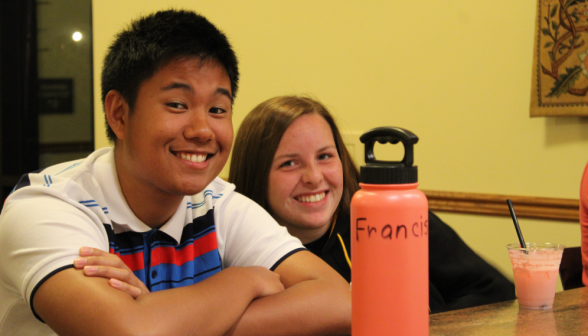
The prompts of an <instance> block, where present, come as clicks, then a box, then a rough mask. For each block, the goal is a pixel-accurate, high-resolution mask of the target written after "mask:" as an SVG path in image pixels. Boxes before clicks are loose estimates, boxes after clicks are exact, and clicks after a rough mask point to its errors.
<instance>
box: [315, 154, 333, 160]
mask: <svg viewBox="0 0 588 336" xmlns="http://www.w3.org/2000/svg"><path fill="white" fill-rule="evenodd" d="M331 157H332V155H331V154H321V155H319V157H318V159H319V160H326V159H329V158H331Z"/></svg>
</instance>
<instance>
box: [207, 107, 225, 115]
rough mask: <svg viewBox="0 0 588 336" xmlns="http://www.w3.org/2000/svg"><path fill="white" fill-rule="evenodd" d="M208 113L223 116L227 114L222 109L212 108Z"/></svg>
mask: <svg viewBox="0 0 588 336" xmlns="http://www.w3.org/2000/svg"><path fill="white" fill-rule="evenodd" d="M209 112H210V113H214V114H223V113H227V110H225V109H222V108H220V107H213V108H211V109H210V111H209Z"/></svg>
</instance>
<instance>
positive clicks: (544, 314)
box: [429, 287, 588, 336]
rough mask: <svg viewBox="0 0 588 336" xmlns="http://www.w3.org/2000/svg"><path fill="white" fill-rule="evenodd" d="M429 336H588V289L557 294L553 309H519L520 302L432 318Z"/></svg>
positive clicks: (443, 314)
mask: <svg viewBox="0 0 588 336" xmlns="http://www.w3.org/2000/svg"><path fill="white" fill-rule="evenodd" d="M429 321H430V329H429V330H430V335H431V336H434V335H438V336H440V335H447V336H449V335H451V336H460V335H467V336H476V335H500V336H508V335H525V336H527V335H530V336H539V335H566V336H567V335H574V336H576V335H588V288H587V287H583V288H578V289H572V290H567V291H563V292H559V293H556V294H555V302H554V304H553V308H552V309H547V310H529V309H523V308H520V309H519V303H518V301H517V300H514V301H505V302H500V303H494V304H490V305H485V306H479V307H473V308H467V309H460V310H455V311H450V312H446V313H440V314H433V315H431V316H430V318H429Z"/></svg>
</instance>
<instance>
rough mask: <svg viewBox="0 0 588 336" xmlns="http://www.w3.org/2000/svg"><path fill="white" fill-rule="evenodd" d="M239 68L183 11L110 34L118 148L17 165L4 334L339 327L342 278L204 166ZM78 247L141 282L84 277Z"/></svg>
mask: <svg viewBox="0 0 588 336" xmlns="http://www.w3.org/2000/svg"><path fill="white" fill-rule="evenodd" d="M237 83H238V69H237V60H236V57H235V55H234V52H233V50H232V49H231V47H230V45H229V43H228V41H227V40H226V37H225V36H224V35H223V34H222V33H221V32H220V31H218V30H217V29H216V28H215V27H214V26H213V25H212V24H210V23H209V22H208V21H207V20H206V19H205V18H203V17H201V16H199V15H197V14H195V13H192V12H188V11H176V10H170V11H164V12H158V13H155V14H152V15H149V16H146V17H144V18H141V19H139V20H137V21H135V22H133V23H132V25H131V26H130V27H129V28H127V29H126V30H125V31H123V32H121V33H120V34H119V35H118V36H117V38H116V40H115V42H114V43H113V44H112V45H111V46H110V48H109V52H108V55H107V56H106V59H105V62H104V69H103V73H102V100H103V103H104V110H105V115H106V120H107V134H108V136H109V139H110V140H111V141H112V142H113V143H114V147H113V148H103V149H99V150H97V151H96V152H94V153H92V154H91V155H90V156H89V157H87V158H85V159H83V160H79V161H75V162H68V163H63V164H59V165H56V166H52V167H49V168H46V169H43V170H41V171H40V172H37V173H31V174H27V175H25V176H24V177H23V178H22V179H21V181H20V182H19V184H18V185H17V187H16V188H15V191H14V192H13V193H12V194H11V196H10V197H9V198H8V200H7V201H6V204H5V206H4V210H3V212H2V214H1V215H0V334H2V335H3V334H17V335H54V334H55V333H57V334H60V335H82V334H83V335H103V334H109V335H111V334H112V335H123V334H124V335H126V334H140V335H145V334H154V335H158V334H163V335H180V334H181V335H189V334H198V335H225V334H229V335H247V334H255V335H264V334H266V335H322V334H324V335H331V334H348V333H350V324H351V299H350V292H349V288H348V285H347V283H346V282H345V280H344V279H343V278H341V277H340V276H339V275H338V274H337V273H336V272H335V271H334V270H332V269H331V268H330V267H328V266H327V265H326V264H325V263H323V262H322V261H321V260H320V259H318V258H317V257H315V256H314V255H313V254H311V253H310V252H308V251H305V250H304V249H303V248H302V245H301V243H300V241H299V240H297V239H295V238H293V237H291V236H290V235H289V234H288V233H287V232H286V230H285V229H284V228H282V227H280V226H279V225H277V223H276V222H275V221H274V220H273V219H272V218H271V216H269V215H268V214H267V213H266V212H265V211H264V210H263V209H262V208H261V207H260V206H258V205H257V204H255V203H254V202H252V201H251V200H249V199H247V198H245V197H244V196H242V195H240V194H238V193H236V192H234V186H233V185H232V184H229V183H226V182H224V181H223V180H221V179H218V178H216V176H217V175H218V173H219V172H220V171H221V169H222V168H223V166H224V164H225V163H226V161H227V158H228V155H229V152H230V150H231V144H232V139H233V128H232V122H231V114H232V104H233V99H234V97H235V93H236V91H237ZM84 246H88V247H91V248H94V251H98V250H102V251H108V252H110V253H113V254H116V255H118V256H119V257H120V259H121V260H122V261H123V262H124V264H125V265H126V267H128V269H130V270H131V271H132V272H133V274H134V276H135V277H136V278H138V279H139V280H141V281H142V282H143V283H144V285H145V287H146V288H147V289H148V290H149V291H150V292H146V293H144V294H143V295H140V296H138V297H133V296H130V295H129V294H127V293H126V292H124V291H121V290H118V289H116V288H113V287H116V286H114V285H113V282H112V281H110V282H109V279H108V277H107V276H96V277H94V276H85V275H84V274H86V275H92V274H96V273H97V272H99V271H100V270H101V269H104V268H97V267H96V266H94V265H95V264H93V263H92V259H91V258H82V259H83V262H84V263H87V266H86V267H85V269H84V270H83V271H82V270H77V269H75V268H74V267H73V263H74V260H77V261H76V262H79V261H80V259H77V258H78V257H79V251H80V249H81V248H82V247H84ZM272 271H273V272H272Z"/></svg>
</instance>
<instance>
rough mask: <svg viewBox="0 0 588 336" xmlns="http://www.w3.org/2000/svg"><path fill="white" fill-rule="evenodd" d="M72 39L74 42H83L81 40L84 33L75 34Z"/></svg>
mask: <svg viewBox="0 0 588 336" xmlns="http://www.w3.org/2000/svg"><path fill="white" fill-rule="evenodd" d="M71 38H72V39H73V40H74V41H76V42H78V41H79V40H81V39H82V33H80V32H75V33H73V35H72V36H71Z"/></svg>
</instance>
